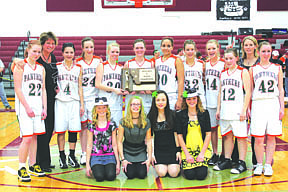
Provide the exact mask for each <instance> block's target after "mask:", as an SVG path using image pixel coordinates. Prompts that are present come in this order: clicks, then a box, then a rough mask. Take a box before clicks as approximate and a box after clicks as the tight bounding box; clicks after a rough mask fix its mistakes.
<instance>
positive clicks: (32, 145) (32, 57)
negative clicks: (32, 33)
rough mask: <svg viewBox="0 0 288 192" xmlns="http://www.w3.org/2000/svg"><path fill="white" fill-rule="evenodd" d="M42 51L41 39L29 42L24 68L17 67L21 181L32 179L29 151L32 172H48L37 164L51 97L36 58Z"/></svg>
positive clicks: (17, 111) (15, 75) (33, 173)
mask: <svg viewBox="0 0 288 192" xmlns="http://www.w3.org/2000/svg"><path fill="white" fill-rule="evenodd" d="M40 54H41V44H40V41H38V40H32V41H30V42H29V43H28V46H27V48H26V50H25V54H24V56H25V57H26V59H24V61H23V62H24V63H25V65H24V68H23V70H22V69H20V68H18V67H15V69H14V74H13V77H14V83H15V94H16V99H15V110H16V114H17V117H18V121H19V127H20V136H21V137H22V141H21V144H20V147H19V170H18V179H19V180H20V181H24V182H28V181H31V178H30V175H28V174H27V171H26V168H25V167H26V161H27V157H28V155H29V170H28V172H29V173H30V174H32V175H35V176H39V177H41V176H45V173H44V172H43V171H42V170H41V168H40V166H39V165H38V164H36V151H37V135H41V134H45V125H44V119H45V118H46V116H47V97H46V89H45V70H44V67H43V66H42V65H40V64H39V63H38V62H36V60H37V59H38V58H39V57H40Z"/></svg>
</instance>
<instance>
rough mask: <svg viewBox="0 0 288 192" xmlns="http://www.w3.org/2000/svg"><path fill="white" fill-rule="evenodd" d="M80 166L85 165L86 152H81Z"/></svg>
mask: <svg viewBox="0 0 288 192" xmlns="http://www.w3.org/2000/svg"><path fill="white" fill-rule="evenodd" d="M80 164H81V165H86V152H82V154H81V156H80Z"/></svg>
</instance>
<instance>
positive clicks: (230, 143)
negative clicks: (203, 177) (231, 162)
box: [224, 132, 234, 159]
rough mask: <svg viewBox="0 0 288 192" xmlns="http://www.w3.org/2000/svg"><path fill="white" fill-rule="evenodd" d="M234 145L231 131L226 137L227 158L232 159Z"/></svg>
mask: <svg viewBox="0 0 288 192" xmlns="http://www.w3.org/2000/svg"><path fill="white" fill-rule="evenodd" d="M233 147H234V140H233V133H232V132H231V133H229V134H227V135H225V137H224V149H225V158H227V159H230V158H231V154H232V151H233Z"/></svg>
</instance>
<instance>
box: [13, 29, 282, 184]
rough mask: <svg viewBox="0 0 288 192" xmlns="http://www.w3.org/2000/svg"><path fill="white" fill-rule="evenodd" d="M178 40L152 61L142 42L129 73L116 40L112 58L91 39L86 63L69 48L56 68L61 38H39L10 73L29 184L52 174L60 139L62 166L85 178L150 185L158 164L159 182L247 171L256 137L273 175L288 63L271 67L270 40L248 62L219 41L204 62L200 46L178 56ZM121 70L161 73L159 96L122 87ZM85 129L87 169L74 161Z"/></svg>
mask: <svg viewBox="0 0 288 192" xmlns="http://www.w3.org/2000/svg"><path fill="white" fill-rule="evenodd" d="M173 43H174V42H173V39H172V38H170V37H164V38H163V39H162V41H161V52H162V56H160V57H158V56H155V57H154V58H153V59H151V60H148V59H146V58H145V51H146V44H145V41H144V40H142V39H137V40H135V41H134V44H133V49H134V52H135V58H133V59H131V60H129V61H126V62H125V64H124V66H121V65H119V64H118V57H119V55H120V45H119V44H118V43H116V42H115V43H110V44H109V45H108V46H107V58H108V59H107V61H102V59H101V58H100V57H97V56H94V40H93V39H92V38H90V37H86V38H84V39H83V40H82V42H81V47H82V54H81V56H79V57H78V58H75V47H74V44H73V43H68V42H67V43H64V44H63V46H62V54H63V57H64V60H63V61H62V62H57V61H56V57H55V56H54V54H53V51H54V49H55V47H56V46H57V38H56V36H55V35H54V34H53V33H52V32H45V33H42V34H41V35H40V38H39V40H31V41H30V42H29V44H28V46H27V48H26V50H25V59H24V60H22V59H15V60H14V62H13V64H12V67H11V70H12V71H13V77H14V84H15V110H16V115H17V118H18V121H19V127H20V136H21V137H22V142H21V144H20V147H19V170H18V179H19V180H20V181H23V182H29V181H31V177H30V175H34V176H38V177H42V176H45V172H52V171H53V168H55V165H52V164H51V155H50V147H49V143H50V140H51V137H52V135H53V132H55V133H56V134H57V144H58V149H59V166H60V168H61V169H66V168H68V166H70V167H73V168H79V167H80V164H81V165H86V175H87V176H88V177H94V178H95V179H96V181H103V180H108V181H112V180H115V178H116V176H117V175H118V174H119V173H120V171H121V170H122V171H123V172H124V173H125V175H126V176H127V178H128V179H133V178H139V179H144V178H146V176H147V174H148V171H149V169H150V168H151V166H150V165H152V166H153V167H154V169H155V171H156V173H157V175H158V176H159V177H165V176H166V175H169V176H170V177H178V176H179V175H182V176H184V177H185V178H186V179H189V180H195V179H196V180H204V179H205V178H206V177H207V174H208V166H213V170H215V171H221V170H224V169H231V174H240V173H243V172H244V171H246V170H247V166H246V162H245V159H246V153H247V143H248V141H247V138H248V136H249V135H251V148H252V163H253V169H254V171H253V174H254V175H257V176H260V175H262V174H263V173H264V176H272V175H273V169H272V164H273V154H274V152H275V146H276V142H275V138H276V137H277V136H281V135H282V121H281V120H282V118H283V116H284V90H283V72H282V68H281V66H280V65H277V64H274V63H271V62H270V61H269V59H270V57H271V53H272V46H271V45H270V43H269V42H266V41H264V42H261V43H260V44H259V45H258V43H257V40H256V39H255V38H254V37H253V36H247V37H245V38H244V39H243V41H242V56H241V58H240V57H239V54H238V50H237V49H235V48H229V47H227V49H226V50H225V52H224V55H223V58H221V56H220V46H219V43H218V41H217V40H213V39H212V40H209V41H208V42H207V44H206V51H207V58H206V59H205V60H204V59H202V60H201V59H199V58H197V57H196V52H197V46H196V44H195V42H194V41H193V40H186V41H185V42H184V45H183V50H184V53H185V54H184V56H177V55H173V54H172V50H173V45H174V44H173ZM154 53H156V54H155V55H157V51H154ZM122 68H155V69H156V71H157V73H158V89H157V90H151V91H146V90H145V91H144V90H143V91H138V92H128V91H127V90H123V89H121V69H122ZM123 96H125V106H122V104H123ZM123 107H124V108H125V115H124V116H123ZM218 127H220V132H221V136H222V151H221V152H218ZM66 131H67V132H68V143H69V155H68V156H66V153H65V151H64V148H65V133H66ZM78 132H79V137H80V145H81V151H82V153H81V156H80V162H78V160H77V158H76V155H75V148H76V143H77V134H78ZM234 138H235V139H234ZM264 139H267V145H266V150H264ZM264 153H265V158H264ZM28 156H29V161H28V164H29V167H28V169H26V161H27V158H28ZM264 159H265V161H264Z"/></svg>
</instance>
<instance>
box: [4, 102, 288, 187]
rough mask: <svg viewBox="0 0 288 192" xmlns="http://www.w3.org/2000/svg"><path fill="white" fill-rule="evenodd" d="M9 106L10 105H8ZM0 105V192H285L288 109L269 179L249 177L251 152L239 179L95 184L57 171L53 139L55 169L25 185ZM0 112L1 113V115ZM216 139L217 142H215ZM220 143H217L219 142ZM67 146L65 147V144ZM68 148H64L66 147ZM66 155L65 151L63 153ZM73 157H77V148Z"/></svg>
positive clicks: (14, 137)
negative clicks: (89, 191)
mask: <svg viewBox="0 0 288 192" xmlns="http://www.w3.org/2000/svg"><path fill="white" fill-rule="evenodd" d="M11 104H12V106H13V104H14V103H13V102H11ZM3 108H4V107H3V105H2V103H1V104H0V189H1V191H0V192H10V191H11V192H20V191H21V192H22V191H37V192H41V191H45V192H46V191H52V190H53V191H55V192H56V191H61V192H62V191H86V190H91V191H118V190H119V191H154V190H155V191H156V190H161V191H190V190H191V191H192V190H193V191H288V171H287V167H288V166H287V162H288V143H287V142H288V135H287V134H288V131H287V128H288V115H287V114H288V109H285V118H284V120H283V135H282V136H281V137H279V138H278V139H277V149H276V152H275V155H274V165H273V170H274V174H273V176H272V177H264V176H257V177H256V176H255V177H254V176H252V171H251V168H252V165H251V149H250V148H249V149H248V154H247V159H246V162H247V166H248V168H249V170H248V171H246V172H245V173H242V174H240V175H233V174H230V172H229V170H225V171H221V172H216V171H213V170H212V168H211V167H210V168H209V174H208V177H207V179H206V180H204V181H189V180H186V179H184V178H183V177H178V178H169V177H166V178H158V177H157V175H156V173H155V171H154V170H153V168H152V167H151V168H150V171H149V174H148V175H149V176H148V177H147V178H146V179H144V180H140V179H133V180H127V179H126V177H125V175H124V174H123V173H122V172H121V173H120V175H119V176H117V178H116V180H115V181H112V182H96V181H95V180H94V179H91V178H87V177H86V176H85V167H83V166H82V167H81V168H80V169H71V168H69V169H67V170H65V171H62V170H60V169H59V163H58V150H57V145H56V137H55V136H54V137H53V139H52V142H51V151H52V159H53V164H55V165H56V168H55V169H53V172H52V173H51V174H48V175H47V177H42V178H38V177H33V176H32V177H31V178H32V181H31V182H29V183H23V182H19V181H18V180H17V169H18V156H17V154H18V146H19V144H20V142H21V139H20V138H19V126H18V122H17V120H16V116H15V112H3V111H4V110H1V109H3ZM1 111H2V112H1ZM219 139H220V138H219ZM220 143H221V142H220ZM66 145H67V144H66ZM67 146H68V145H67ZM66 151H68V149H67V150H66ZM76 154H77V156H78V159H79V156H80V149H79V144H78V147H77V149H76Z"/></svg>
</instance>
